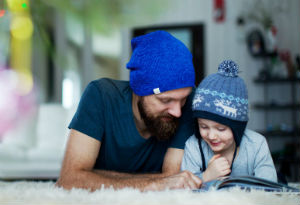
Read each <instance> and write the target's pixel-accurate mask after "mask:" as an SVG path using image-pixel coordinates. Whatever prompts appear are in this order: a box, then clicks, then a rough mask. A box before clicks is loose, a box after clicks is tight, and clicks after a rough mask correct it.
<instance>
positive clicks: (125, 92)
mask: <svg viewBox="0 0 300 205" xmlns="http://www.w3.org/2000/svg"><path fill="white" fill-rule="evenodd" d="M131 43H132V49H133V53H132V56H131V59H130V61H129V63H128V64H127V68H128V69H130V82H129V83H128V82H127V81H117V80H112V79H100V80H96V81H93V82H91V83H90V84H89V85H88V86H87V88H86V90H85V92H84V93H83V95H82V98H81V100H80V103H79V106H78V109H77V111H76V114H75V116H74V117H73V119H72V121H71V123H70V125H69V128H70V129H71V130H70V135H69V140H68V143H67V149H66V153H65V158H64V161H63V166H62V170H61V174H60V178H59V180H58V181H57V185H58V186H62V187H64V188H67V189H70V188H72V187H78V188H88V189H91V190H95V189H98V188H102V187H111V186H112V187H113V188H115V189H120V188H124V187H133V188H137V189H140V190H142V191H145V190H163V189H166V188H169V189H175V188H190V189H194V188H199V186H200V185H201V180H200V179H199V178H198V177H196V176H195V175H193V174H192V173H190V172H188V171H184V172H181V173H180V164H181V160H182V156H183V148H184V144H185V141H186V139H187V138H188V137H189V136H190V135H192V133H193V122H192V118H191V116H192V115H191V100H192V96H190V94H191V92H192V87H194V80H195V73H194V67H193V63H192V55H191V53H190V52H189V51H188V49H187V48H186V47H185V46H184V44H183V43H182V42H180V41H179V40H178V39H176V38H174V37H173V36H172V35H170V34H169V33H167V32H165V31H156V32H152V33H149V34H146V35H143V36H139V37H136V38H134V39H133V40H132V42H131Z"/></svg>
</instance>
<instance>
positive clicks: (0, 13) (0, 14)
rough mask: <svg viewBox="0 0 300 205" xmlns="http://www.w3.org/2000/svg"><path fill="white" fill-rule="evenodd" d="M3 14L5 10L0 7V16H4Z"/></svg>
mask: <svg viewBox="0 0 300 205" xmlns="http://www.w3.org/2000/svg"><path fill="white" fill-rule="evenodd" d="M4 15H5V10H4V9H0V18H1V17H2V16H4Z"/></svg>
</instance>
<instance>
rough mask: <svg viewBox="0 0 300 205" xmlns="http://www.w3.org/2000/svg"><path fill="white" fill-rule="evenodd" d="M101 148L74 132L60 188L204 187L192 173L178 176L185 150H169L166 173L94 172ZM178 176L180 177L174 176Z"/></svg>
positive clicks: (58, 182)
mask: <svg viewBox="0 0 300 205" xmlns="http://www.w3.org/2000/svg"><path fill="white" fill-rule="evenodd" d="M100 147H101V142H100V141H98V140H96V139H94V138H91V137H89V136H87V135H85V134H83V133H81V132H78V131H76V130H71V131H70V135H69V140H68V143H67V148H66V153H65V157H64V161H63V165H62V169H61V173H60V178H59V179H58V181H57V185H58V186H62V187H64V188H66V189H71V188H73V187H77V188H86V189H91V190H95V189H99V188H101V187H102V186H104V187H113V188H115V189H121V188H124V187H133V188H137V189H140V190H142V191H144V190H163V189H166V188H170V189H172V188H191V189H194V188H199V186H200V184H201V180H200V179H199V178H197V177H196V176H194V175H193V174H192V173H190V172H188V171H185V172H181V173H178V172H179V170H180V163H181V157H182V153H181V152H183V150H177V149H171V148H170V149H168V151H167V153H166V156H165V159H164V164H163V172H162V173H159V174H128V173H120V172H114V171H105V170H94V169H93V167H94V164H95V162H96V159H97V156H98V153H99V150H100ZM175 173H177V174H176V175H173V174H175Z"/></svg>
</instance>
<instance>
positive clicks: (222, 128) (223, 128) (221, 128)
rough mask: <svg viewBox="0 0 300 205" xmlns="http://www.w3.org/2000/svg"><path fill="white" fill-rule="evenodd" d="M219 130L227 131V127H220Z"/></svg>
mask: <svg viewBox="0 0 300 205" xmlns="http://www.w3.org/2000/svg"><path fill="white" fill-rule="evenodd" d="M218 130H219V131H225V130H226V128H225V127H219V128H218Z"/></svg>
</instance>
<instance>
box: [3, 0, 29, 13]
mask: <svg viewBox="0 0 300 205" xmlns="http://www.w3.org/2000/svg"><path fill="white" fill-rule="evenodd" d="M28 3H29V2H28V0H23V1H22V0H7V6H8V8H9V10H10V11H11V12H23V11H26V10H27V8H28ZM24 5H25V7H24Z"/></svg>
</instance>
